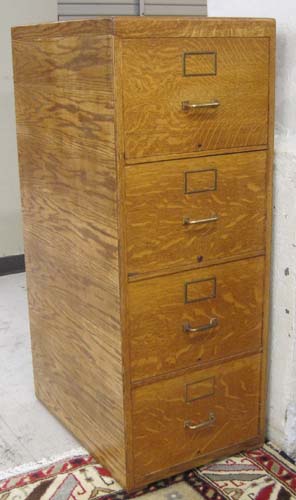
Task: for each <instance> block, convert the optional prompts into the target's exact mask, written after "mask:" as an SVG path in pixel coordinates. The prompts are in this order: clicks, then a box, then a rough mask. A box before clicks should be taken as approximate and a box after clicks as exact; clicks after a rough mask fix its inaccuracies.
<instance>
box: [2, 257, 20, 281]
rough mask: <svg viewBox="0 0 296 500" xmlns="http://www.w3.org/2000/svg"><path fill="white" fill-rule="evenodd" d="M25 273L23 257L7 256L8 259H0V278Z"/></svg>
mask: <svg viewBox="0 0 296 500" xmlns="http://www.w3.org/2000/svg"><path fill="white" fill-rule="evenodd" d="M24 272H25V256H24V254H21V255H9V256H8V257H0V276H5V275H7V274H16V273H24Z"/></svg>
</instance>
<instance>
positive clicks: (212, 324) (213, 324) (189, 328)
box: [183, 318, 218, 333]
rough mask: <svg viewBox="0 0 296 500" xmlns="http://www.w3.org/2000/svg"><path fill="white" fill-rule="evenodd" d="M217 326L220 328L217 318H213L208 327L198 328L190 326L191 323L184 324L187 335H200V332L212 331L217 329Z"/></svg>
mask: <svg viewBox="0 0 296 500" xmlns="http://www.w3.org/2000/svg"><path fill="white" fill-rule="evenodd" d="M216 326H218V320H217V318H211V319H210V322H209V323H207V324H206V325H201V326H196V327H192V326H190V323H184V325H183V331H184V332H185V333H198V332H203V331H204V330H210V329H211V328H215V327H216Z"/></svg>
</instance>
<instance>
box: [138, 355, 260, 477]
mask: <svg viewBox="0 0 296 500" xmlns="http://www.w3.org/2000/svg"><path fill="white" fill-rule="evenodd" d="M260 366H261V358H260V355H256V356H251V357H249V358H243V359H239V360H236V361H232V362H230V363H225V364H223V365H221V366H218V367H212V368H209V369H207V370H201V371H195V372H191V373H187V374H185V375H182V376H179V377H176V378H172V379H169V380H162V381H159V382H155V383H153V384H150V385H146V386H142V387H137V388H135V389H134V390H133V435H134V468H135V472H136V477H137V479H140V478H144V477H145V476H146V475H149V474H152V473H153V472H156V471H160V470H162V469H168V468H170V467H173V466H174V465H180V464H182V463H186V462H189V461H191V460H194V459H198V457H199V456H200V455H203V454H206V453H212V452H214V451H217V450H219V449H223V448H226V447H228V446H231V445H234V444H236V443H242V442H244V441H247V440H248V439H252V438H254V437H256V436H257V434H258V422H259V393H260ZM191 396H192V397H191Z"/></svg>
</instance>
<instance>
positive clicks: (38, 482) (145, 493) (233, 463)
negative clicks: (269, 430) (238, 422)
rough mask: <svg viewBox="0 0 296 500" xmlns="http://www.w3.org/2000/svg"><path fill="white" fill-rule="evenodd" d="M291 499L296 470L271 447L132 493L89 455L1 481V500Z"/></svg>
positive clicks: (294, 495) (294, 492)
mask: <svg viewBox="0 0 296 500" xmlns="http://www.w3.org/2000/svg"><path fill="white" fill-rule="evenodd" d="M132 498H137V499H141V498H142V499H143V500H150V499H151V500H154V499H155V500H194V499H207V500H269V499H270V500H290V499H296V466H295V462H294V461H293V460H291V459H290V458H289V457H287V455H285V453H283V452H281V451H280V450H278V449H277V448H276V447H275V446H274V445H272V444H271V443H267V444H266V445H264V446H263V447H262V448H258V449H256V450H253V451H249V452H245V453H240V454H238V455H235V456H233V457H228V458H226V459H224V460H220V461H218V462H215V463H212V464H209V465H206V466H204V467H201V468H198V469H192V470H190V471H187V472H185V473H184V474H178V475H176V476H173V477H171V478H169V479H165V480H163V481H158V482H157V483H154V484H152V485H150V486H148V487H146V488H144V489H142V490H140V491H137V492H134V493H132V494H128V493H127V492H125V491H124V490H122V489H121V487H120V485H119V484H118V483H117V482H116V481H115V480H114V479H113V478H112V477H111V475H110V473H109V472H108V470H107V469H105V468H104V467H102V466H101V465H99V464H97V463H96V462H95V460H94V459H93V458H92V457H90V456H81V457H74V458H69V459H68V460H63V461H60V462H56V463H53V464H51V465H48V466H47V467H42V468H37V469H36V470H34V471H31V472H28V473H27V474H21V475H16V476H12V477H7V478H6V479H3V480H1V481H0V500H98V499H100V500H128V499H132Z"/></svg>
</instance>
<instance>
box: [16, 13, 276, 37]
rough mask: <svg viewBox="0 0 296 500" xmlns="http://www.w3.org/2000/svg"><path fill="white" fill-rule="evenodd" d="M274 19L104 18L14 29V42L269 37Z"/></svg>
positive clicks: (272, 30)
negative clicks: (98, 37)
mask: <svg viewBox="0 0 296 500" xmlns="http://www.w3.org/2000/svg"><path fill="white" fill-rule="evenodd" d="M274 29H275V20H274V19H258V18H257V19H256V18H226V17H225V18H215V17H208V18H206V17H205V18H199V19H197V18H196V17H195V18H194V17H180V18H178V17H172V16H162V17H161V18H159V17H153V16H149V17H144V16H142V17H131V16H116V17H112V16H108V17H105V18H103V17H98V18H96V19H84V20H78V21H68V22H63V23H47V24H46V23H44V24H35V25H31V26H16V27H14V28H13V29H12V36H13V39H14V40H36V41H38V40H40V39H42V38H46V39H48V38H57V37H63V36H73V35H75V36H76V35H86V34H92V35H116V36H117V37H122V38H125V37H127V38H150V37H158V38H162V37H173V38H176V37H181V38H183V37H189V38H190V37H205V36H206V37H254V36H255V37H264V36H267V37H272V36H274Z"/></svg>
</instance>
